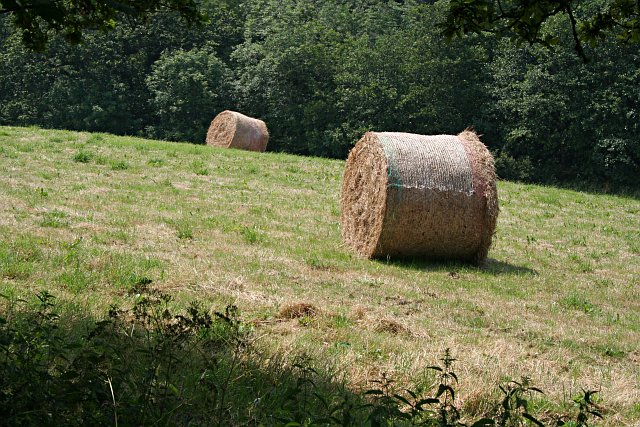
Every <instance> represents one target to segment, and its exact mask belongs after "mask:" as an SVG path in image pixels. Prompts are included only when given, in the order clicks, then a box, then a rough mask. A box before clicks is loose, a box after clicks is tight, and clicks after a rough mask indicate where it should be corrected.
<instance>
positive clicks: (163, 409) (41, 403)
mask: <svg viewBox="0 0 640 427" xmlns="http://www.w3.org/2000/svg"><path fill="white" fill-rule="evenodd" d="M145 286H146V284H145ZM131 297H132V300H133V305H132V306H131V307H130V308H128V309H124V310H120V309H116V308H112V309H110V310H109V313H108V315H107V317H106V318H105V319H104V320H96V319H95V318H93V316H91V315H88V314H87V313H86V312H84V311H83V310H82V309H75V310H70V311H69V312H67V313H66V314H65V315H64V316H63V317H60V316H59V315H58V314H57V312H56V308H57V307H56V303H55V298H54V297H53V296H52V295H51V294H49V293H47V292H41V293H39V294H38V295H37V296H36V298H37V301H35V304H23V303H20V302H16V301H9V300H5V301H4V303H3V302H2V301H0V378H2V387H1V388H0V413H1V414H2V416H3V419H2V422H0V424H2V425H5V424H6V425H22V426H31V425H33V426H36V425H38V426H40V425H51V426H53V425H65V426H84V425H90V426H93V425H100V426H102V425H115V426H118V425H122V426H129V425H131V426H133V425H139V426H145V425H154V426H174V425H190V426H200V425H202V426H227V425H228V426H235V425H243V426H290V427H295V426H303V425H304V426H311V425H322V426H332V425H333V426H354V427H355V426H370V427H374V426H383V425H394V426H410V425H411V426H413V425H460V424H459V423H458V422H457V421H458V420H459V419H460V416H461V415H462V414H461V413H460V411H459V410H458V409H457V408H456V407H454V406H453V405H452V404H451V402H453V401H454V388H453V387H454V386H455V385H454V384H453V383H451V382H450V379H451V378H455V379H456V383H457V377H456V375H455V374H454V371H453V368H452V366H453V365H452V364H453V361H455V359H453V358H452V357H451V354H450V352H449V350H448V349H447V350H446V351H445V355H444V358H442V359H440V360H441V361H442V364H441V365H440V366H439V367H436V368H435V374H434V375H435V377H436V379H438V381H436V382H439V384H436V387H437V391H436V390H435V389H433V390H431V392H433V395H434V397H427V396H429V394H428V393H430V392H429V390H424V389H422V387H420V390H419V391H417V392H413V391H410V390H408V389H404V390H402V389H399V388H398V387H396V385H395V384H394V383H395V381H394V380H393V378H391V377H388V376H386V375H385V374H383V375H382V377H381V378H379V379H375V380H373V381H372V383H373V386H372V388H371V389H370V390H366V391H352V390H350V389H349V388H348V387H347V386H346V384H345V381H344V380H342V381H339V380H337V379H336V378H337V375H336V372H334V371H332V369H331V368H330V367H328V366H327V364H326V363H320V362H318V363H314V361H313V360H311V359H310V358H308V357H305V356H302V355H301V356H297V357H293V358H285V357H284V356H278V355H274V354H265V353H264V352H261V351H260V350H259V349H258V348H257V347H256V346H255V341H254V339H255V338H254V335H253V334H252V328H251V327H249V326H248V325H247V324H246V323H244V322H242V321H240V320H239V318H238V313H237V308H236V307H234V306H227V307H226V309H225V310H224V312H213V313H211V314H210V313H209V312H208V311H203V310H201V309H200V307H198V306H197V305H194V304H192V305H191V306H189V308H187V309H186V310H184V311H181V312H179V313H177V314H176V313H175V312H172V311H171V307H170V305H168V303H169V301H170V299H171V298H170V297H169V296H168V295H167V294H163V293H161V292H160V291H155V290H152V289H148V288H138V289H134V290H133V292H132V294H131ZM315 365H317V366H318V367H315ZM320 365H322V366H320ZM501 389H502V391H503V392H504V393H505V395H504V397H503V398H502V402H501V403H500V404H499V403H498V402H497V401H496V402H492V403H491V405H490V406H491V407H495V408H499V407H504V408H508V407H515V408H516V409H518V408H521V409H520V411H514V412H513V413H514V414H517V415H516V417H517V419H519V417H520V414H521V411H524V412H522V414H523V416H525V415H526V417H527V418H528V419H530V420H531V419H535V418H534V417H533V416H532V415H531V414H529V413H527V410H526V407H524V408H522V407H520V406H513V405H519V403H517V402H520V401H521V398H520V396H526V395H530V394H531V392H532V391H536V392H539V390H537V389H535V388H532V387H530V386H529V382H528V381H526V382H525V381H523V382H522V383H518V382H514V381H512V382H509V383H507V384H505V385H504V388H503V387H501ZM505 390H506V391H505ZM424 393H427V394H426V395H425V394H424ZM588 393H590V394H588ZM591 394H593V392H585V394H584V399H586V401H585V402H586V403H584V404H583V405H581V409H580V413H579V414H578V415H577V416H578V418H577V419H580V417H581V416H584V417H586V418H584V419H588V418H589V416H590V415H594V414H597V416H600V415H599V413H597V412H595V411H594V410H592V409H593V408H595V407H594V406H593V405H592V403H591V402H589V396H591ZM471 416H473V415H471ZM491 416H495V417H496V418H493V419H488V418H483V419H481V420H478V421H477V422H476V423H474V424H473V425H483V426H487V425H498V424H497V423H496V421H497V420H498V419H500V420H502V421H505V420H506V421H510V416H509V414H506V415H505V414H504V413H500V412H496V413H494V414H492V415H491ZM570 419H571V418H570V417H567V416H566V415H563V416H560V418H557V420H560V421H562V422H563V424H554V425H565V424H566V422H565V421H569V420H570ZM512 423H513V420H511V422H509V423H508V425H511V424H512ZM513 424H514V423H513ZM537 424H538V425H542V424H541V423H539V422H538V423H537ZM514 425H515V424H514ZM576 425H577V424H576ZM585 425H586V424H585Z"/></svg>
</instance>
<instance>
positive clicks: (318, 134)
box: [0, 0, 640, 190]
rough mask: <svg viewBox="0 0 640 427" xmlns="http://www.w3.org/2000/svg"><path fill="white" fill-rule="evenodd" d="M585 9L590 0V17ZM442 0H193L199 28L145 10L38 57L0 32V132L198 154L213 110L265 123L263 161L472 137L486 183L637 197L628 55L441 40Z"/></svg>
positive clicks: (552, 22) (634, 82) (638, 134)
mask: <svg viewBox="0 0 640 427" xmlns="http://www.w3.org/2000/svg"><path fill="white" fill-rule="evenodd" d="M595 3H596V0H593V4H595ZM447 7H448V4H447V2H444V1H438V2H417V1H405V2H396V1H384V2H378V1H369V0H354V1H342V0H332V1H326V2H309V1H299V0H207V1H203V2H202V8H203V11H204V12H206V13H207V15H208V16H209V20H210V24H207V25H204V26H202V27H188V26H187V25H186V24H185V23H184V22H183V21H182V20H181V18H180V17H179V16H178V15H177V14H172V13H168V12H159V13H156V14H155V15H153V16H152V17H150V19H148V21H147V22H146V23H145V24H144V25H142V24H141V23H139V22H135V21H133V22H131V23H127V24H123V25H120V26H118V27H117V28H116V29H115V30H114V31H111V32H109V33H106V34H105V33H103V32H88V33H86V34H85V36H84V43H83V44H81V45H79V46H70V45H68V44H66V43H64V41H63V40H62V39H60V38H55V39H54V40H53V41H52V42H51V44H50V48H49V50H48V51H47V52H46V53H41V54H34V53H33V52H30V51H28V50H26V49H25V48H24V47H23V44H22V42H21V39H20V37H21V36H20V33H19V31H17V30H15V29H14V28H13V26H12V24H11V22H9V20H8V19H4V20H3V21H0V124H19V125H40V126H46V127H53V128H67V129H82V130H89V131H105V132H112V133H117V134H133V135H141V136H151V137H155V138H163V139H169V140H185V141H190V142H194V143H202V142H203V138H204V134H205V132H206V128H207V124H208V122H209V121H210V120H211V119H212V118H213V117H214V116H215V114H217V113H219V112H221V111H222V110H224V109H239V110H241V111H243V112H244V113H246V114H249V115H253V116H256V117H260V118H262V119H264V120H265V121H267V124H268V126H269V130H270V132H271V139H270V143H269V144H270V145H269V149H271V150H280V151H288V152H293V153H300V154H311V155H318V156H329V157H338V158H340V157H345V156H346V154H347V152H348V150H349V148H350V147H351V146H352V145H353V144H354V143H355V141H357V139H358V138H359V137H360V135H361V134H362V133H363V132H364V131H366V130H384V131H405V132H417V133H427V134H437V133H457V132H460V131H461V130H463V129H464V128H466V127H468V126H473V127H475V129H476V130H477V131H478V132H479V133H481V134H484V135H485V136H484V138H483V141H484V142H485V143H487V145H488V146H489V148H490V149H491V150H492V151H493V152H494V154H495V155H496V158H497V163H498V172H499V175H500V176H501V177H503V178H507V179H520V180H528V181H537V182H545V183H556V182H574V183H575V182H581V183H585V182H586V183H591V184H592V185H595V186H599V187H603V188H608V189H612V190H613V189H617V188H622V187H635V188H637V185H638V184H637V183H638V177H639V176H640V117H639V114H640V105H639V104H640V101H639V100H640V93H639V92H638V88H639V87H640V84H639V83H640V54H638V52H637V49H634V48H632V47H625V46H624V45H619V44H617V43H615V41H614V40H607V41H605V42H603V43H600V44H598V45H596V46H595V47H585V48H584V49H585V51H586V53H587V54H588V56H589V57H590V58H592V61H590V63H588V64H584V63H583V61H581V60H580V58H578V57H577V56H576V55H575V52H574V43H573V36H572V33H571V30H570V26H569V27H568V26H567V25H566V22H565V20H566V19H567V18H566V17H563V16H561V15H559V16H555V17H552V18H551V19H549V20H548V22H546V23H545V24H544V26H543V27H542V29H541V31H546V32H547V33H549V34H554V35H556V36H557V39H558V40H557V41H558V44H557V46H556V47H555V48H554V49H553V50H548V49H547V48H544V47H539V46H533V47H518V46H516V45H514V44H510V43H506V42H502V41H499V40H497V39H496V38H495V37H493V36H492V35H487V34H484V35H483V34H480V35H474V36H469V37H467V38H465V39H457V40H453V41H452V42H446V40H445V39H444V37H443V36H442V35H441V27H440V26H439V25H440V24H441V23H442V22H443V21H444V19H445V18H446V13H447V10H448V9H447Z"/></svg>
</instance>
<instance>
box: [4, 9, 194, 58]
mask: <svg viewBox="0 0 640 427" xmlns="http://www.w3.org/2000/svg"><path fill="white" fill-rule="evenodd" d="M157 10H173V11H176V12H177V13H179V14H180V16H182V17H183V18H184V19H185V20H186V21H187V22H189V23H194V22H201V21H203V20H204V16H203V15H202V13H201V12H200V11H199V10H198V4H197V2H196V1H195V0H144V1H140V0H119V1H117V2H114V1H109V0H71V1H55V0H0V15H5V14H6V15H7V16H9V17H10V18H11V20H12V21H13V23H14V24H15V26H16V27H17V28H18V29H19V31H20V33H21V35H22V41H23V43H24V44H25V45H26V46H28V47H29V48H31V49H36V50H42V49H44V48H45V46H46V44H47V42H48V41H49V39H50V38H51V36H52V34H60V35H62V36H63V37H64V38H65V39H66V40H68V41H69V42H72V43H79V42H80V41H81V40H82V33H83V31H85V30H87V29H99V30H110V29H113V28H115V27H116V25H117V21H118V20H123V19H127V18H144V17H146V16H148V15H149V14H150V13H152V12H154V11H157Z"/></svg>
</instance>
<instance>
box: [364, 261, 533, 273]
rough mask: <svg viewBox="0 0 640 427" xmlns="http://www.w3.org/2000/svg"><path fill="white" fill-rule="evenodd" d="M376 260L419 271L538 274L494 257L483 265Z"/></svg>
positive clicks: (454, 262)
mask: <svg viewBox="0 0 640 427" xmlns="http://www.w3.org/2000/svg"><path fill="white" fill-rule="evenodd" d="M374 261H376V262H379V263H383V264H385V265H392V266H395V267H399V268H406V269H410V270H419V271H435V272H449V273H458V272H460V271H466V272H479V273H488V274H492V275H494V276H497V275H514V276H517V275H531V276H537V275H538V272H537V271H536V270H533V269H531V268H528V267H522V266H518V265H514V264H510V263H508V262H505V261H500V260H496V259H493V258H487V259H486V260H485V261H484V262H483V263H482V264H481V265H475V264H472V263H465V262H462V261H427V260H423V259H419V258H405V259H388V260H381V259H379V260H374Z"/></svg>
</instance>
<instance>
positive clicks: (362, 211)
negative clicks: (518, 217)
mask: <svg viewBox="0 0 640 427" xmlns="http://www.w3.org/2000/svg"><path fill="white" fill-rule="evenodd" d="M341 205H342V214H341V225H342V238H343V240H344V241H345V243H346V244H347V246H349V247H351V248H352V249H354V250H355V251H356V252H357V253H359V254H360V255H361V256H364V257H367V258H386V257H394V258H395V257H420V258H428V259H459V260H466V261H473V262H481V261H482V260H483V259H484V258H486V256H487V253H488V251H489V247H490V246H491V238H492V236H493V233H494V231H495V227H496V219H497V217H498V197H497V191H496V173H495V167H494V164H493V157H492V156H491V153H489V150H487V148H486V147H485V146H484V144H482V142H480V139H479V138H478V136H477V135H476V134H475V133H474V132H470V131H464V132H462V133H461V134H459V135H458V136H455V135H437V136H424V135H415V134H410V133H395V132H367V133H366V134H365V135H364V136H363V137H362V139H360V141H358V143H357V144H356V145H355V147H354V148H353V149H352V150H351V152H350V153H349V158H348V159H347V164H346V167H345V171H344V178H343V182H342V200H341Z"/></svg>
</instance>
